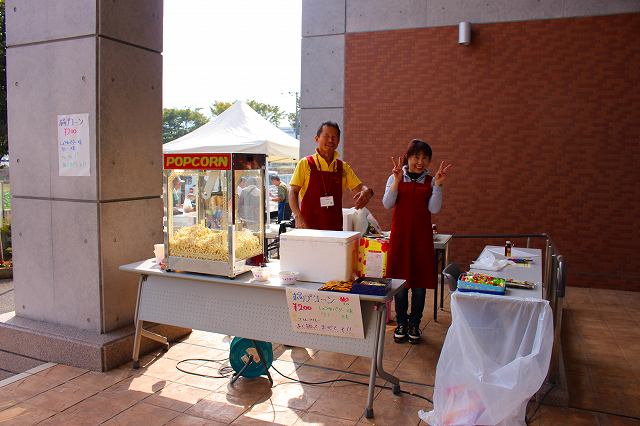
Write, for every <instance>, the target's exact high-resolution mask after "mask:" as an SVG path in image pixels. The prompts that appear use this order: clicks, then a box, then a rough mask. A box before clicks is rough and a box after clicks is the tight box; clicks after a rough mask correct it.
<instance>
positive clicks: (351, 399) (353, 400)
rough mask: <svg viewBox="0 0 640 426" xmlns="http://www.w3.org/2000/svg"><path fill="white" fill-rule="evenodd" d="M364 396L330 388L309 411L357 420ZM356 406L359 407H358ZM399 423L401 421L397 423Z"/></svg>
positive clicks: (361, 411) (360, 412) (362, 408)
mask: <svg viewBox="0 0 640 426" xmlns="http://www.w3.org/2000/svg"><path fill="white" fill-rule="evenodd" d="M365 405H366V398H363V396H362V395H360V394H354V393H352V392H350V391H349V390H344V391H343V390H341V389H340V388H332V389H331V392H326V393H324V394H322V395H321V396H320V398H318V400H317V401H316V402H315V403H314V404H313V405H312V406H311V408H310V409H309V412H311V413H317V414H324V415H326V414H331V417H337V418H340V419H343V420H351V421H357V420H358V419H360V417H361V416H362V414H363V413H364V407H365ZM358 407H360V408H359V409H358ZM398 424H401V423H398Z"/></svg>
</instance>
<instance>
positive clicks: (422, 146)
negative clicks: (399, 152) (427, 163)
mask: <svg viewBox="0 0 640 426" xmlns="http://www.w3.org/2000/svg"><path fill="white" fill-rule="evenodd" d="M419 153H423V154H424V156H425V157H427V158H429V160H431V155H432V151H431V147H430V146H429V144H428V143H426V142H423V141H421V140H420V139H414V140H412V141H411V142H409V145H408V146H407V153H406V154H405V155H404V165H405V166H406V165H407V164H409V157H411V156H412V155H418V154H419Z"/></svg>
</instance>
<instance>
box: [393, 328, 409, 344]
mask: <svg viewBox="0 0 640 426" xmlns="http://www.w3.org/2000/svg"><path fill="white" fill-rule="evenodd" d="M406 338H407V325H406V324H398V326H397V327H396V330H395V331H394V332H393V340H395V342H396V343H401V342H404V341H405V339H406Z"/></svg>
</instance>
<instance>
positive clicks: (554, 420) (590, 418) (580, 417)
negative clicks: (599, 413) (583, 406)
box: [529, 405, 598, 426]
mask: <svg viewBox="0 0 640 426" xmlns="http://www.w3.org/2000/svg"><path fill="white" fill-rule="evenodd" d="M529 425H531V426H556V425H571V426H594V425H598V419H597V417H596V415H595V414H592V413H586V412H583V411H578V410H572V409H570V408H563V407H554V406H550V405H543V406H541V407H540V409H539V410H538V412H537V413H536V414H535V416H534V417H533V421H532V422H530V423H529Z"/></svg>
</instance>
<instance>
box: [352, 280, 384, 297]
mask: <svg viewBox="0 0 640 426" xmlns="http://www.w3.org/2000/svg"><path fill="white" fill-rule="evenodd" d="M390 286H391V279H390V278H368V277H360V278H358V279H357V280H355V281H354V282H353V287H352V288H351V293H355V294H368V295H370V296H385V295H386V294H387V290H389V287H390Z"/></svg>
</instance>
